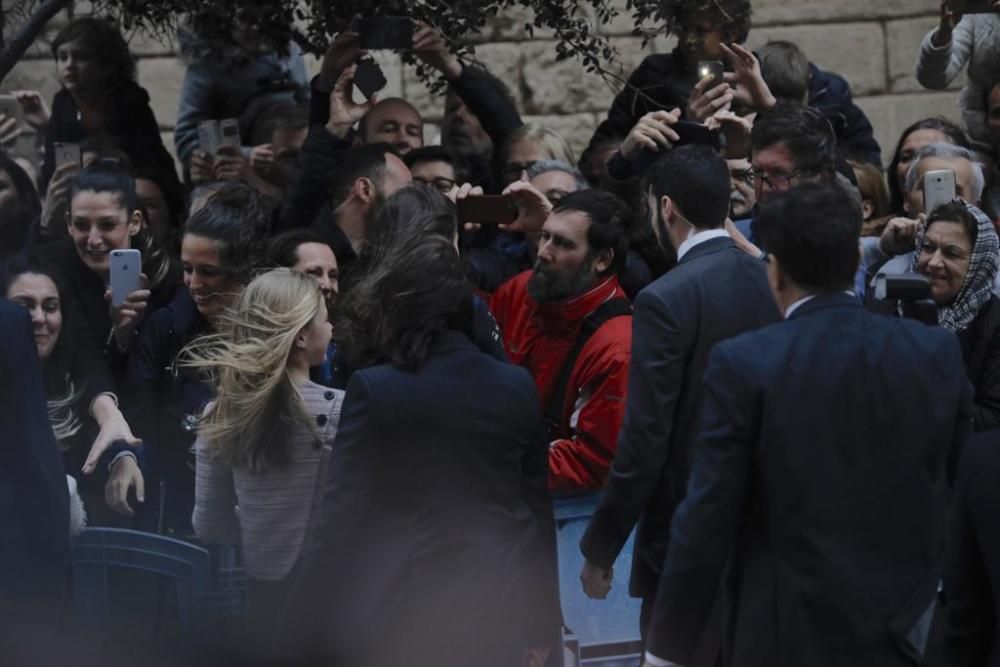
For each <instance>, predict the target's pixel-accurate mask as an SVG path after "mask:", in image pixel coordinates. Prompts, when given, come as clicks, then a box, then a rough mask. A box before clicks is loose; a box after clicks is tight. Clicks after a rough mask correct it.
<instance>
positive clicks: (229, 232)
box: [184, 181, 271, 284]
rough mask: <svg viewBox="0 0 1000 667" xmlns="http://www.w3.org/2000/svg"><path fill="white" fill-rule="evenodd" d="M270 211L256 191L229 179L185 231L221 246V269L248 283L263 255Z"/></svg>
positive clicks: (187, 225)
mask: <svg viewBox="0 0 1000 667" xmlns="http://www.w3.org/2000/svg"><path fill="white" fill-rule="evenodd" d="M270 227H271V211H270V210H269V208H268V206H267V205H266V204H265V202H264V198H263V197H262V196H261V195H260V194H258V192H257V190H256V189H254V188H252V187H250V186H249V185H247V184H245V183H241V182H238V181H230V182H227V183H226V184H225V185H223V186H222V188H221V189H220V190H219V191H218V192H216V193H215V194H214V195H212V196H211V197H209V199H208V201H207V202H206V203H205V206H204V207H203V208H201V209H200V210H198V211H197V212H196V213H195V214H194V215H192V216H191V217H190V218H188V221H187V224H186V225H185V227H184V234H185V235H186V234H193V235H195V236H203V237H205V238H207V239H209V240H211V241H214V242H215V243H216V245H217V246H218V248H219V259H220V264H221V266H220V269H221V270H222V271H223V272H224V273H226V274H227V275H229V276H231V277H233V278H235V279H237V280H239V281H240V282H242V283H244V284H247V283H249V282H250V280H251V279H252V278H253V273H254V271H255V270H256V269H257V268H258V267H260V265H261V263H262V260H263V258H264V246H265V243H266V240H267V235H268V232H269V230H270Z"/></svg>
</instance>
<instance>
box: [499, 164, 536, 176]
mask: <svg viewBox="0 0 1000 667" xmlns="http://www.w3.org/2000/svg"><path fill="white" fill-rule="evenodd" d="M536 164H538V160H529V161H527V162H508V163H507V164H505V165H504V167H503V175H504V176H506V177H507V178H510V179H515V180H516V179H517V178H518V177H519V176H520V175H521V172H522V171H528V170H529V169H531V168H532V167H534V166H535V165H536Z"/></svg>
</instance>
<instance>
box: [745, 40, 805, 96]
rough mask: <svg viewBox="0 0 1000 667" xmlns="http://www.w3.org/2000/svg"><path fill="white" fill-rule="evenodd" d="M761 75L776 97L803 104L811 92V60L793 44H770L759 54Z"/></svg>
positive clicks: (779, 42)
mask: <svg viewBox="0 0 1000 667" xmlns="http://www.w3.org/2000/svg"><path fill="white" fill-rule="evenodd" d="M757 55H758V57H759V58H760V74H761V76H762V77H763V78H764V83H766V84H767V87H768V88H770V89H771V93H773V94H774V96H775V97H778V98H781V99H786V100H795V101H796V102H802V101H803V100H805V98H806V94H807V93H808V92H809V58H807V57H806V54H804V53H803V52H802V49H800V48H799V47H798V46H797V45H795V44H793V43H792V42H785V41H775V42H768V43H767V44H766V45H764V48H762V49H761V50H760V51H758V53H757Z"/></svg>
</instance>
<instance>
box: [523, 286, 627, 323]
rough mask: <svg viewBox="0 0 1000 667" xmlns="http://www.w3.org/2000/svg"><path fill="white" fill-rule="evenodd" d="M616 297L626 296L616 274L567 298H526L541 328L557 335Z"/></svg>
mask: <svg viewBox="0 0 1000 667" xmlns="http://www.w3.org/2000/svg"><path fill="white" fill-rule="evenodd" d="M616 297H621V298H626V297H625V291H624V290H623V289H622V288H621V285H620V284H619V283H618V277H617V276H608V277H607V278H604V279H603V280H601V281H600V282H598V283H597V284H596V285H594V286H593V287H591V288H590V289H589V290H587V291H586V292H584V293H583V294H580V295H578V296H574V297H570V298H568V299H562V300H560V301H549V302H547V303H542V304H539V303H538V302H536V301H535V300H534V299H533V298H532V297H531V296H530V295H528V297H527V298H528V303H530V304H531V306H532V307H533V309H534V310H535V314H536V316H537V317H538V318H539V320H541V326H542V329H543V330H545V331H546V333H550V334H554V335H559V334H560V333H563V332H566V333H569V332H570V331H573V330H576V329H577V328H579V326H580V323H581V322H583V319H584V318H585V317H587V315H590V314H591V313H592V312H594V311H595V310H597V308H598V306H600V305H601V304H602V303H604V302H605V301H608V300H610V299H613V298H616Z"/></svg>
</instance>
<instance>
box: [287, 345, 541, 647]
mask: <svg viewBox="0 0 1000 667" xmlns="http://www.w3.org/2000/svg"><path fill="white" fill-rule="evenodd" d="M534 387H535V385H534V381H533V380H532V378H531V375H530V374H529V373H528V372H527V371H525V370H524V369H521V368H518V367H516V366H513V365H511V364H508V363H504V362H502V361H499V360H497V359H494V358H492V357H490V356H488V355H487V354H484V353H483V352H481V351H480V350H478V349H477V348H476V347H475V345H473V343H472V342H471V341H470V340H469V339H468V338H467V337H466V336H465V335H463V334H461V333H457V332H448V333H445V334H443V335H442V336H441V337H439V339H438V340H437V341H436V342H435V343H434V345H433V346H432V348H431V353H430V355H429V357H428V358H427V360H426V362H425V363H424V365H423V366H422V367H421V368H419V369H418V370H417V371H415V372H412V373H410V372H405V371H403V370H400V369H398V368H396V367H395V366H392V365H390V364H383V365H379V366H374V367H371V368H367V369H363V370H358V371H356V372H355V373H354V374H353V375H352V376H351V379H350V382H349V384H348V386H347V393H346V396H345V399H344V406H343V410H342V412H341V421H340V427H339V430H338V433H337V437H336V439H335V441H334V443H333V452H332V455H331V459H330V463H329V466H328V469H327V474H326V476H325V479H326V484H325V490H324V494H323V497H324V500H323V508H322V517H321V519H320V521H319V522H318V525H319V528H318V529H317V530H315V531H314V532H313V534H312V536H311V538H310V539H309V543H308V544H307V546H306V548H305V554H304V556H303V571H302V575H301V579H300V581H299V582H298V584H297V585H296V586H295V588H296V593H295V594H294V595H293V599H294V600H295V601H294V602H293V606H294V607H295V608H296V609H297V610H298V612H297V613H294V614H292V615H291V617H294V618H296V619H297V620H296V621H295V623H296V624H299V623H300V622H301V621H302V619H312V620H314V621H315V624H314V626H313V627H312V628H310V629H306V630H305V633H306V635H307V637H306V638H305V639H304V640H302V642H301V644H300V646H305V647H307V652H309V651H317V650H318V651H319V653H320V654H321V655H322V656H323V657H324V658H326V659H330V660H333V661H334V664H345V665H348V664H350V665H373V666H375V665H399V664H414V665H458V664H477V665H479V664H482V665H494V664H495V665H507V664H518V663H519V660H520V656H521V651H522V649H523V648H525V647H527V646H536V647H540V646H545V645H547V643H548V642H549V641H550V640H551V639H552V638H554V637H557V636H558V629H559V627H560V612H559V608H558V593H557V589H556V585H557V584H556V581H557V577H556V567H555V531H554V524H553V519H552V505H551V500H550V498H549V495H548V490H547V486H546V483H547V474H548V458H547V447H546V441H545V436H544V426H543V423H542V418H541V413H540V408H539V401H538V397H537V395H536V393H535V388H534ZM299 612H300V613H299ZM312 657H316V656H312Z"/></svg>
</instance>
